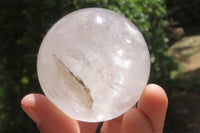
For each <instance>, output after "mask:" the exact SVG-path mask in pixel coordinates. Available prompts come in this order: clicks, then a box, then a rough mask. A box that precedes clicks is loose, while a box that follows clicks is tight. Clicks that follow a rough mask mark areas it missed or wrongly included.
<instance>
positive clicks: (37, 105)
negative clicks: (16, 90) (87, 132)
mask: <svg viewBox="0 0 200 133" xmlns="http://www.w3.org/2000/svg"><path fill="white" fill-rule="evenodd" d="M21 104H22V108H23V109H24V111H25V112H26V113H27V114H28V115H29V116H30V118H31V119H32V120H33V121H35V122H36V123H37V125H38V128H39V130H40V132H41V133H66V132H67V133H80V131H79V126H78V122H77V121H76V120H74V119H72V118H70V117H68V116H67V115H65V114H64V113H63V112H62V111H60V110H59V109H58V108H57V107H56V106H55V105H53V104H52V103H51V102H50V101H49V100H48V99H47V98H46V97H45V96H43V95H41V94H29V95H27V96H25V97H24V98H23V99H22V101H21Z"/></svg>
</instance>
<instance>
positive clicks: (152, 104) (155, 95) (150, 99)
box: [138, 84, 168, 133]
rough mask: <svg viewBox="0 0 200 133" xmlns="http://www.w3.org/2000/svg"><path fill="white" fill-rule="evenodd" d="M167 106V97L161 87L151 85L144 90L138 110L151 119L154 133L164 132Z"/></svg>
mask: <svg viewBox="0 0 200 133" xmlns="http://www.w3.org/2000/svg"><path fill="white" fill-rule="evenodd" d="M167 106H168V99H167V95H166V93H165V91H164V90H163V89H162V88H161V87H160V86H158V85H155V84H150V85H148V86H147V87H146V88H145V89H144V92H143V94H142V96H141V98H140V100H139V102H138V110H140V111H141V112H143V113H144V115H145V116H146V117H147V118H148V119H149V121H150V122H151V125H152V129H153V132H154V133H162V131H163V126H164V120H165V116H166V111H167Z"/></svg>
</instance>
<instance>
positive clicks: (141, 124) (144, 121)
mask: <svg viewBox="0 0 200 133" xmlns="http://www.w3.org/2000/svg"><path fill="white" fill-rule="evenodd" d="M122 130H123V133H153V131H152V128H151V123H150V121H149V120H148V118H147V117H146V116H145V115H144V114H143V113H142V112H141V111H139V110H138V109H135V108H132V109H130V110H129V111H128V112H127V113H126V114H125V115H124V117H123V124H122Z"/></svg>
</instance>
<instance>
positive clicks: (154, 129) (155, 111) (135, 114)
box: [21, 84, 168, 133]
mask: <svg viewBox="0 0 200 133" xmlns="http://www.w3.org/2000/svg"><path fill="white" fill-rule="evenodd" d="M21 104H22V108H23V110H24V111H25V112H26V113H27V114H28V115H29V117H30V118H31V119H32V120H33V121H34V122H35V123H36V124H37V126H38V128H39V130H40V132H41V133H95V131H96V129H97V126H98V123H86V122H81V121H77V120H74V119H72V118H70V117H69V116H67V115H65V114H64V113H63V112H61V111H60V110H59V109H58V108H57V107H56V106H55V105H53V104H52V103H51V102H50V101H49V100H48V99H47V98H46V97H45V96H44V95H41V94H29V95H27V96H25V97H24V98H23V99H22V101H21ZM167 106H168V99H167V95H166V93H165V91H164V90H163V88H161V87H160V86H158V85H155V84H149V85H147V86H146V88H145V89H144V91H143V94H142V95H141V98H140V100H139V102H138V105H137V108H136V107H133V108H131V109H130V110H129V111H127V112H126V113H125V114H124V115H122V116H120V117H118V118H115V119H113V120H110V121H106V122H104V124H103V126H102V128H101V133H162V132H163V126H164V120H165V116H166V111H167Z"/></svg>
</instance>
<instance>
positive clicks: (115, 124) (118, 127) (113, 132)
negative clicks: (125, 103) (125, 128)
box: [101, 115, 123, 133]
mask: <svg viewBox="0 0 200 133" xmlns="http://www.w3.org/2000/svg"><path fill="white" fill-rule="evenodd" d="M122 119H123V115H121V116H119V117H117V118H115V119H113V120H109V121H106V122H104V123H103V125H102V128H101V133H122Z"/></svg>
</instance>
